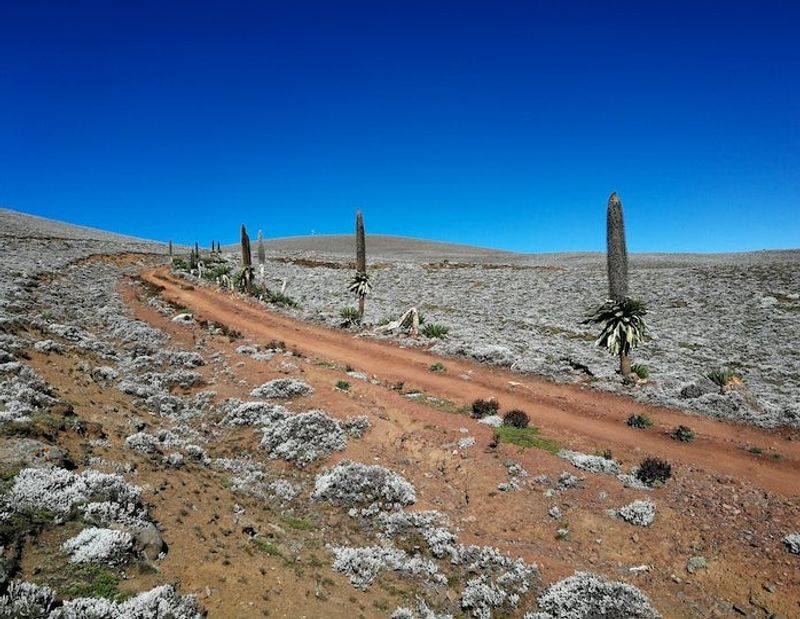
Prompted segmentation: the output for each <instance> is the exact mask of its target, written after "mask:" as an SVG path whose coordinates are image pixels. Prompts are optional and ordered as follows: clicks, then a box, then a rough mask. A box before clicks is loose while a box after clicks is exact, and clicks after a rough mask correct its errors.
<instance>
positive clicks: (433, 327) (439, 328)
mask: <svg viewBox="0 0 800 619" xmlns="http://www.w3.org/2000/svg"><path fill="white" fill-rule="evenodd" d="M449 331H450V327H447V326H445V325H439V324H436V323H430V324H427V325H425V326H424V327H422V329H421V330H420V332H421V333H422V335H424V336H425V337H429V338H443V337H444V336H445V335H447V334H448V333H449Z"/></svg>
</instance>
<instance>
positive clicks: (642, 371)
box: [631, 363, 650, 380]
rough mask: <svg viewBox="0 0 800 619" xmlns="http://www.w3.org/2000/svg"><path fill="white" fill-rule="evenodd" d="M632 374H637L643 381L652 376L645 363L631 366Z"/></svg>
mask: <svg viewBox="0 0 800 619" xmlns="http://www.w3.org/2000/svg"><path fill="white" fill-rule="evenodd" d="M631 372H633V373H634V374H636V376H638V377H639V378H641V379H642V380H645V379H646V378H648V377H649V376H650V370H649V368H648V367H647V366H646V365H645V364H644V363H634V364H633V365H632V366H631Z"/></svg>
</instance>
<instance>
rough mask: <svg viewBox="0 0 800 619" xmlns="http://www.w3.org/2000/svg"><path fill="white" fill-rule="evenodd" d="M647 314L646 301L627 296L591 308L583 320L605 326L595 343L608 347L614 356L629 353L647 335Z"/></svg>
mask: <svg viewBox="0 0 800 619" xmlns="http://www.w3.org/2000/svg"><path fill="white" fill-rule="evenodd" d="M646 314H647V308H646V307H645V305H644V303H642V302H641V301H636V300H634V299H629V298H625V299H623V300H622V301H606V302H605V303H603V305H601V306H600V307H597V308H595V309H593V310H591V311H590V312H589V313H588V314H587V317H586V320H584V321H583V322H584V324H587V323H592V324H599V325H602V326H603V328H602V331H601V332H600V336H599V337H598V338H597V340H596V341H595V345H597V346H601V347H603V348H605V349H607V350H608V352H610V353H611V354H612V355H614V356H620V355H628V354H630V352H631V350H632V349H634V348H636V347H637V346H638V345H639V344H640V343H642V342H643V341H644V339H645V338H646V337H647V323H646V322H645V320H644V316H645V315H646Z"/></svg>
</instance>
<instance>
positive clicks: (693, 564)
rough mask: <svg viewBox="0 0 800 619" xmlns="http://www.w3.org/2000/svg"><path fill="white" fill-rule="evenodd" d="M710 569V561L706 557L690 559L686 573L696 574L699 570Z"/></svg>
mask: <svg viewBox="0 0 800 619" xmlns="http://www.w3.org/2000/svg"><path fill="white" fill-rule="evenodd" d="M707 568H708V561H707V560H706V558H705V557H700V556H697V557H689V560H688V561H687V562H686V571H687V572H689V573H690V574H694V573H695V572H696V571H697V570H704V569H707Z"/></svg>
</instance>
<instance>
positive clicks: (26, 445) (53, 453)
mask: <svg viewBox="0 0 800 619" xmlns="http://www.w3.org/2000/svg"><path fill="white" fill-rule="evenodd" d="M0 465H2V466H3V468H7V469H20V468H25V467H47V466H58V467H61V468H73V467H72V463H71V462H70V459H69V456H68V455H67V452H66V451H64V450H63V449H61V448H60V447H56V446H55V445H48V444H47V443H42V442H41V441H37V440H35V439H32V438H14V439H0Z"/></svg>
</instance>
